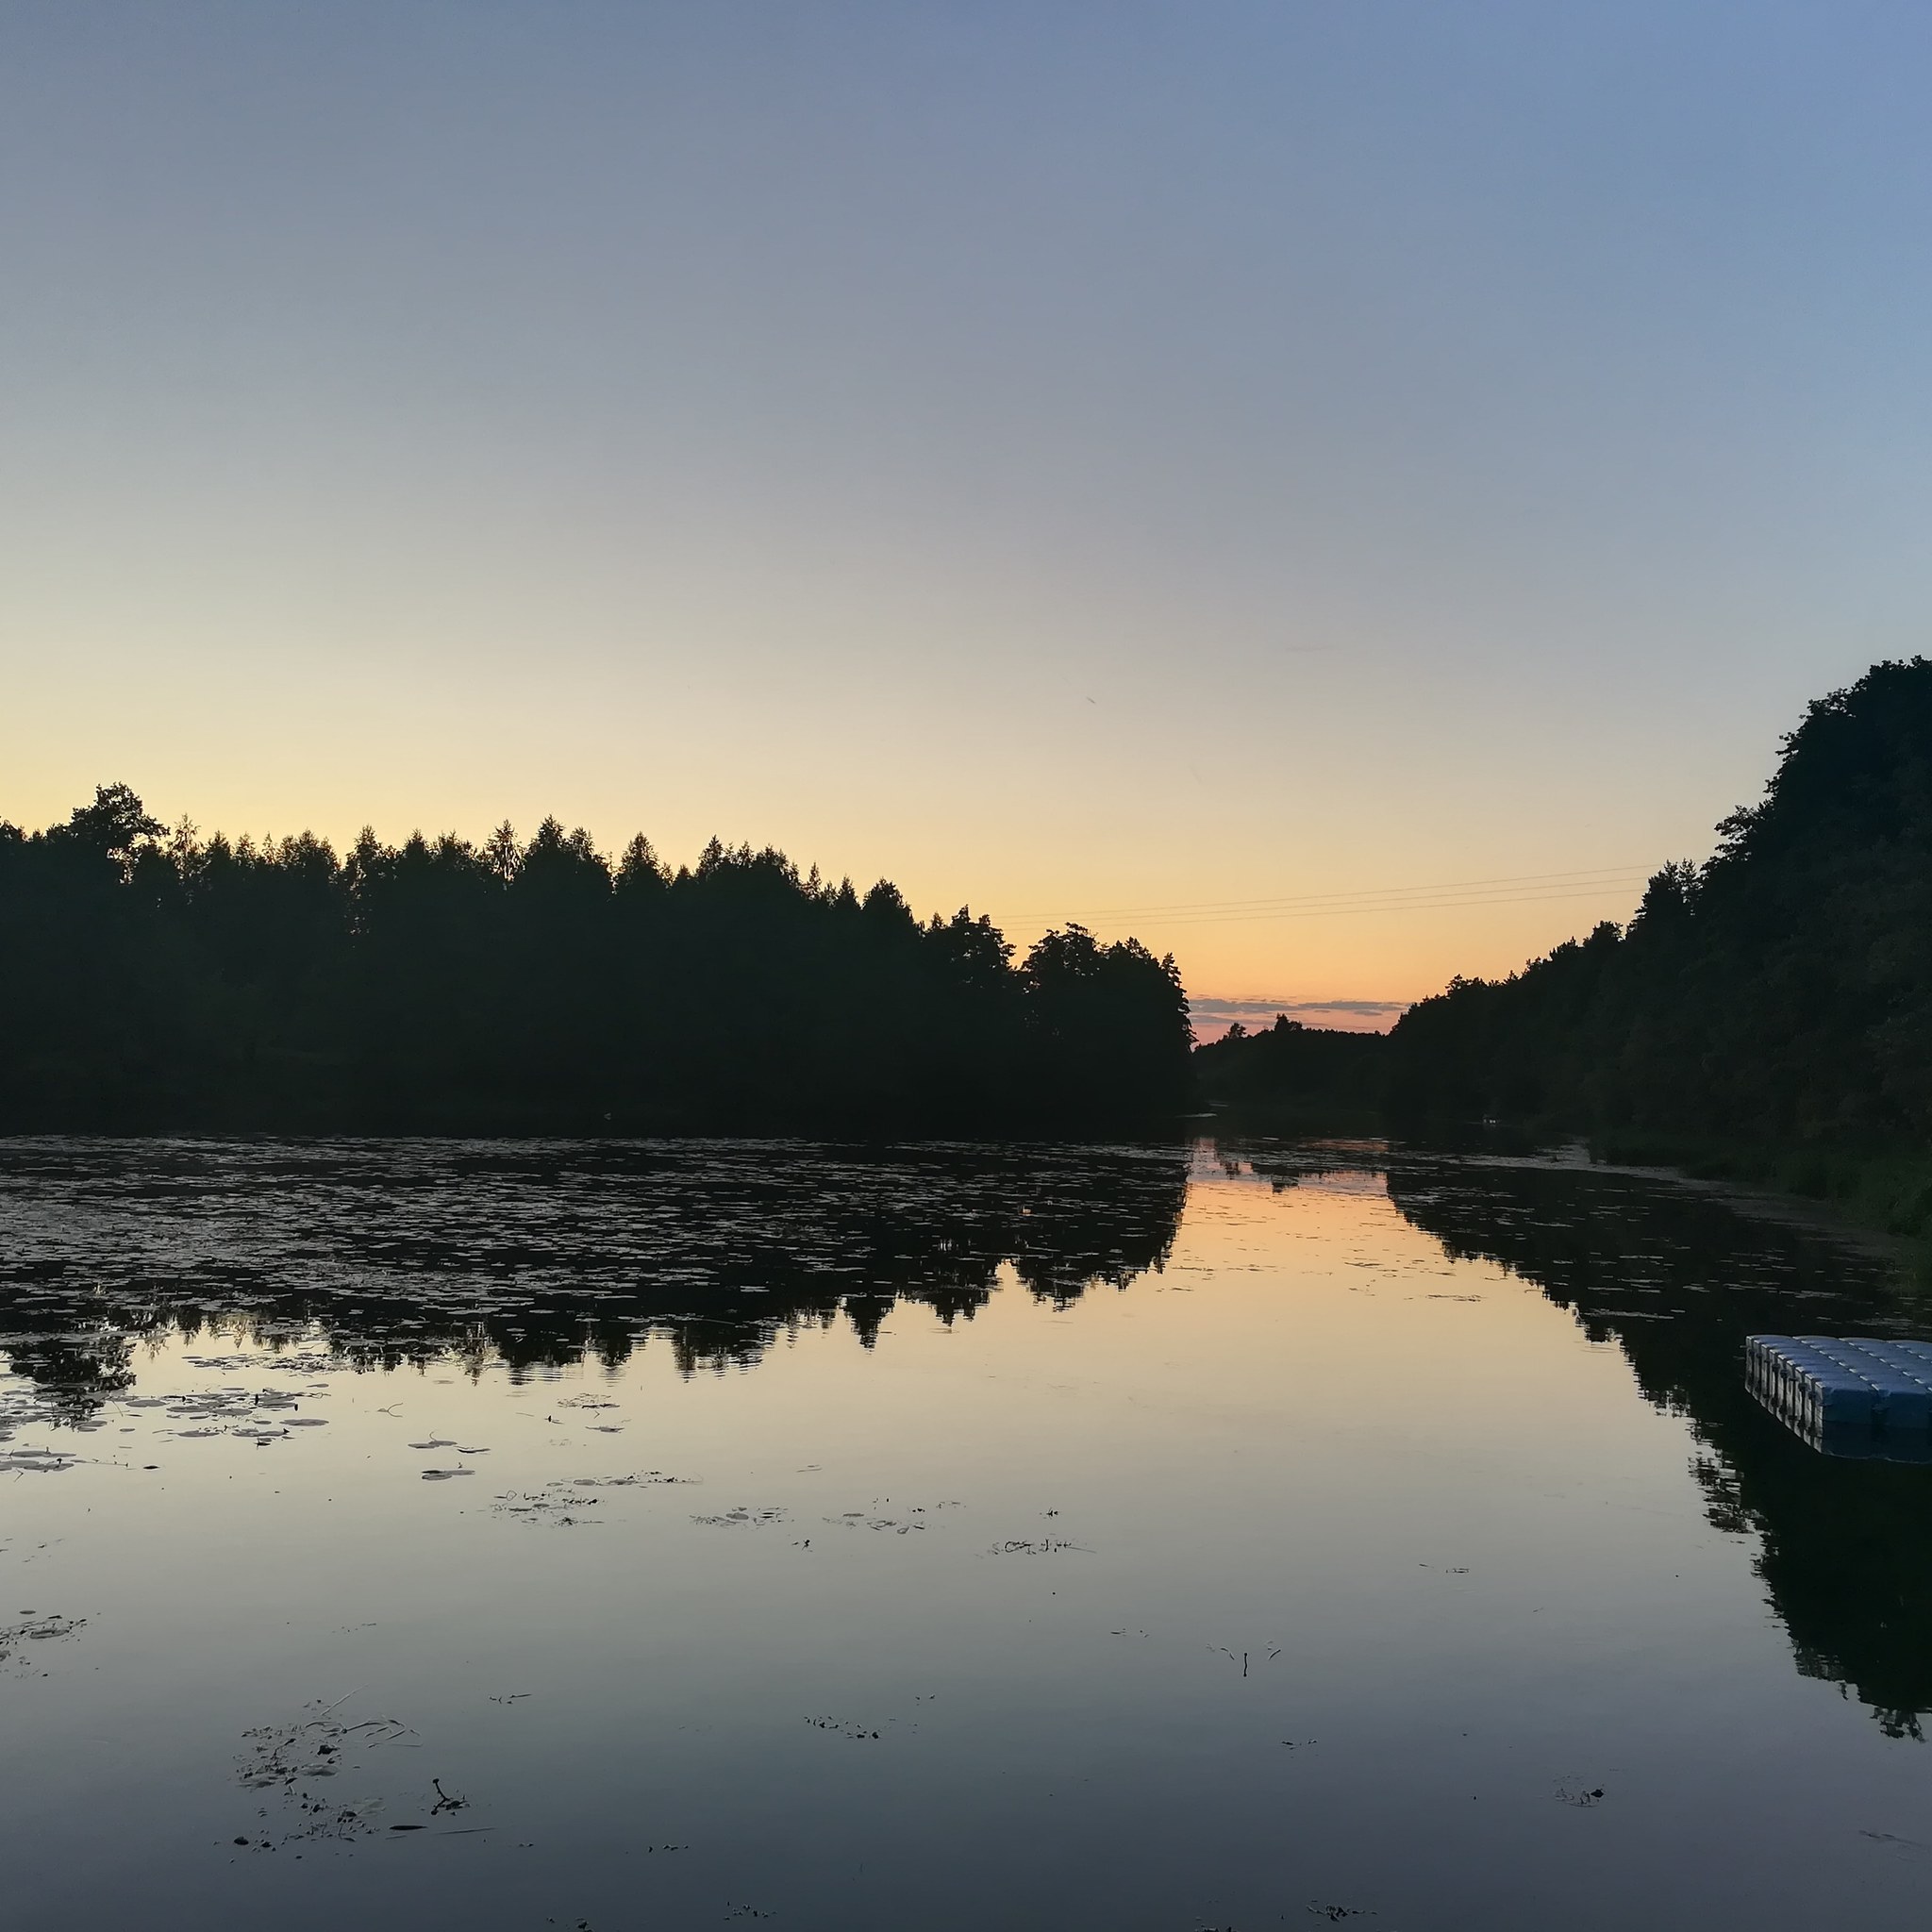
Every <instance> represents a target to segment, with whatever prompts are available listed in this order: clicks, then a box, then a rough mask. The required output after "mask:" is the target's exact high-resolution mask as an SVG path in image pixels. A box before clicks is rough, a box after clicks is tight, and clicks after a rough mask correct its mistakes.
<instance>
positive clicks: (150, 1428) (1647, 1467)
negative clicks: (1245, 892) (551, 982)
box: [0, 1141, 1932, 1932]
mask: <svg viewBox="0 0 1932 1932" xmlns="http://www.w3.org/2000/svg"><path fill="white" fill-rule="evenodd" d="M1888 1328H1890V1329H1896V1330H1897V1331H1898V1332H1906V1333H1923V1332H1926V1331H1925V1330H1924V1329H1923V1328H1921V1327H1919V1326H1917V1325H1916V1324H1915V1317H1914V1315H1913V1313H1912V1311H1911V1308H1910V1306H1909V1304H1907V1303H1902V1302H1901V1301H1900V1300H1899V1299H1898V1298H1897V1296H1896V1295H1895V1294H1894V1292H1893V1291H1892V1289H1891V1286H1890V1282H1889V1280H1888V1278H1887V1274H1886V1271H1885V1269H1884V1267H1883V1265H1882V1264H1881V1263H1880V1262H1879V1261H1878V1260H1876V1259H1874V1258H1872V1257H1866V1256H1861V1255H1860V1254H1858V1253H1857V1252H1856V1251H1854V1250H1852V1249H1850V1248H1847V1247H1844V1246H1842V1245H1840V1244H1837V1243H1834V1242H1833V1241H1830V1240H1829V1239H1827V1238H1826V1237H1824V1236H1823V1235H1819V1234H1815V1233H1809V1232H1807V1231H1804V1230H1802V1229H1799V1228H1795V1227H1791V1226H1788V1225H1785V1224H1779V1223H1777V1222H1774V1221H1768V1220H1764V1219H1761V1218H1754V1217H1752V1216H1749V1215H1745V1214H1740V1213H1739V1212H1736V1211H1734V1210H1732V1209H1731V1208H1727V1207H1725V1206H1724V1205H1723V1204H1721V1203H1719V1202H1716V1201H1714V1200H1711V1199H1709V1198H1707V1197H1702V1196H1698V1195H1695V1194H1692V1193H1689V1192H1687V1191H1683V1190H1681V1189H1677V1188H1673V1187H1671V1186H1669V1185H1666V1184H1662V1183H1658V1182H1656V1181H1651V1180H1645V1179H1643V1178H1641V1177H1637V1176H1630V1175H1619V1174H1603V1173H1593V1172H1590V1171H1587V1170H1578V1169H1575V1168H1572V1167H1565V1166H1562V1165H1557V1164H1550V1163H1534V1162H1525V1163H1515V1164H1510V1163H1501V1162H1482V1161H1467V1160H1464V1161H1457V1160H1451V1159H1446V1158H1425V1157H1422V1156H1417V1155H1413V1154H1400V1153H1398V1154H1392V1155H1391V1154H1390V1153H1389V1152H1388V1151H1386V1150H1384V1149H1381V1148H1379V1147H1372V1146H1364V1147H1357V1148H1347V1147H1335V1146H1327V1147H1314V1146H1295V1145H1289V1144H1269V1143H1256V1144H1253V1145H1245V1146H1241V1147H1232V1146H1224V1147H1221V1148H1216V1147H1213V1146H1211V1145H1205V1144H1204V1145H1197V1146H1194V1147H1191V1148H1188V1149H1159V1148H1155V1149H1148V1148H1119V1149H1091V1148H1088V1149H1078V1148H1030V1149H1019V1148H973V1147H953V1148H937V1147H926V1148H919V1149H900V1150H891V1151H888V1152H883V1153H879V1152H874V1153H864V1152H858V1151H852V1150H836V1149H824V1148H810V1147H803V1146H798V1145H783V1144H774V1145H758V1144H749V1143H715V1144H713V1143H664V1144H642V1145H640V1144H610V1145H582V1144H568V1143H508V1144H507V1143H446V1142H444V1143H437V1142H420V1141H418V1142H367V1141H364V1142H346V1141H345V1142H309V1143H287V1142H283V1143H264V1144H252V1145H224V1144H221V1143H213V1142H206V1141H185V1142H173V1143H170V1142H122V1143H115V1142H104V1141H12V1142H4V1143H0V1355H4V1359H5V1360H6V1361H7V1363H8V1365H9V1366H10V1371H11V1372H10V1374H4V1375H0V1651H4V1652H5V1653H6V1656H5V1659H4V1661H0V1717H4V1723H5V1736H6V1739H7V1744H8V1748H7V1750H6V1752H5V1753H4V1754H0V1854H4V1862H5V1869H6V1870H7V1872H8V1894H9V1902H10V1906H11V1909H12V1911H13V1912H14V1913H15V1914H16V1915H17V1916H18V1919H19V1922H20V1923H22V1924H27V1923H32V1924H46V1925H50V1926H63V1927H64V1926H77V1927H91V1926H121V1925H126V1924H136V1923H139V1924H143V1925H146V1926H151V1927H169V1928H172V1927H176V1926H179V1927H184V1928H185V1927H190V1926H195V1927H199V1926H205V1925H208V1924H236V1925H240V1924H259V1925H263V1926H275V1927H288V1928H291V1932H292V1928H309V1927H317V1928H319V1927H324V1926H341V1925H343V1924H360V1925H365V1926H371V1927H378V1928H380V1927H389V1926H398V1927H400V1926H410V1927H419V1926H423V1925H434V1924H462V1925H465V1926H475V1927H483V1928H496V1927H503V1928H512V1927H529V1928H532V1932H536V1928H541V1927H546V1926H550V1925H558V1926H566V1927H578V1926H583V1925H587V1926H589V1927H590V1928H591V1932H624V1928H630V1927H646V1926H650V1927H684V1926H693V1927H695V1926H707V1925H713V1924H724V1923H731V1922H736V1921H738V1920H750V1919H753V1918H772V1919H774V1920H777V1921H779V1922H782V1924H785V1925H789V1926H793V1927H799V1928H812V1932H819V1928H824V1932H832V1928H841V1932H842V1928H880V1932H884V1928H904V1927H913V1926H917V1927H922V1928H924V1927H930V1928H936V1932H937V1928H962V1932H963V1928H967V1927H972V1928H975V1932H977V1928H984V1927H987V1926H990V1925H994V1924H998V1925H1003V1926H1015V1927H1041V1928H1044V1927H1064V1926H1082V1927H1084V1926H1095V1927H1107V1928H1136V1932H1138V1928H1147V1932H1197V1928H1203V1927H1209V1926H1213V1927H1233V1928H1236V1932H1252V1928H1257V1927H1263V1926H1274V1925H1280V1924H1308V1923H1340V1922H1341V1921H1342V1920H1344V1919H1348V1918H1353V1917H1355V1916H1357V1915H1359V1916H1360V1917H1361V1919H1362V1921H1363V1924H1364V1926H1365V1927H1366V1926H1368V1925H1370V1924H1373V1925H1374V1926H1375V1927H1376V1928H1384V1927H1386V1928H1390V1932H1397V1928H1403V1927H1407V1928H1410V1932H1415V1928H1423V1927H1465V1926H1466V1927H1497V1928H1524V1932H1528V1928H1543V1927H1548V1926H1550V1925H1554V1924H1564V1925H1568V1926H1585V1927H1598V1926H1600V1927H1605V1928H1610V1927H1618V1928H1623V1927H1628V1926H1630V1925H1634V1924H1645V1925H1652V1926H1667V1927H1674V1926H1684V1927H1691V1926H1696V1927H1710V1926H1727V1925H1740V1926H1742V1925H1749V1926H1753V1927H1783V1926H1793V1927H1795V1926H1800V1925H1810V1924H1818V1923H1822V1922H1824V1921H1826V1920H1827V1919H1828V1920H1830V1921H1831V1922H1833V1923H1840V1922H1843V1921H1845V1920H1847V1919H1849V1918H1851V1917H1854V1916H1856V1917H1857V1919H1858V1920H1859V1921H1860V1922H1861V1923H1862V1924H1866V1925H1870V1926H1875V1927H1890V1926H1900V1927H1903V1926H1907V1925H1913V1926H1916V1925H1919V1924H1923V1923H1924V1898H1925V1896H1926V1892H1927V1887H1928V1883H1932V1781H1928V1765H1932V1757H1928V1756H1927V1751H1926V1747H1925V1745H1924V1743H1923V1742H1922V1741H1921V1738H1920V1729H1921V1724H1922V1720H1923V1718H1924V1713H1925V1712H1927V1711H1928V1710H1932V1643H1928V1638H1932V1470H1928V1469H1925V1468H1915V1467H1907V1466H1898V1465H1890V1464H1885V1463H1878V1462H1862V1461H1845V1460H1839V1459H1834V1458H1830V1457H1822V1456H1819V1455H1817V1454H1816V1453H1814V1452H1813V1451H1811V1450H1810V1449H1808V1448H1807V1447H1806V1446H1805V1445H1804V1444H1803V1443H1802V1442H1800V1441H1797V1440H1796V1439H1795V1438H1794V1437H1792V1436H1791V1435H1790V1433H1789V1432H1787V1431H1786V1430H1785V1429H1784V1428H1783V1427H1782V1425H1781V1424H1778V1423H1777V1422H1776V1421H1775V1420H1774V1418H1772V1417H1771V1416H1769V1415H1767V1414H1766V1413H1765V1412H1764V1411H1762V1410H1761V1409H1759V1408H1758V1407H1757V1406H1756V1405H1755V1404H1754V1403H1753V1402H1752V1400H1751V1399H1750V1397H1749V1395H1748V1394H1747V1393H1746V1391H1745V1390H1744V1387H1743V1384H1742V1378H1741V1375H1740V1365H1739V1342H1740V1338H1741V1337H1742V1336H1743V1335H1744V1334H1745V1333H1747V1332H1749V1331H1751V1330H1753V1329H1775V1330H1787V1331H1789V1330H1798V1331H1816V1330H1837V1329H1844V1330H1851V1329H1864V1330H1868V1331H1873V1332H1883V1331H1884V1330H1886V1329H1888Z"/></svg>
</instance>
